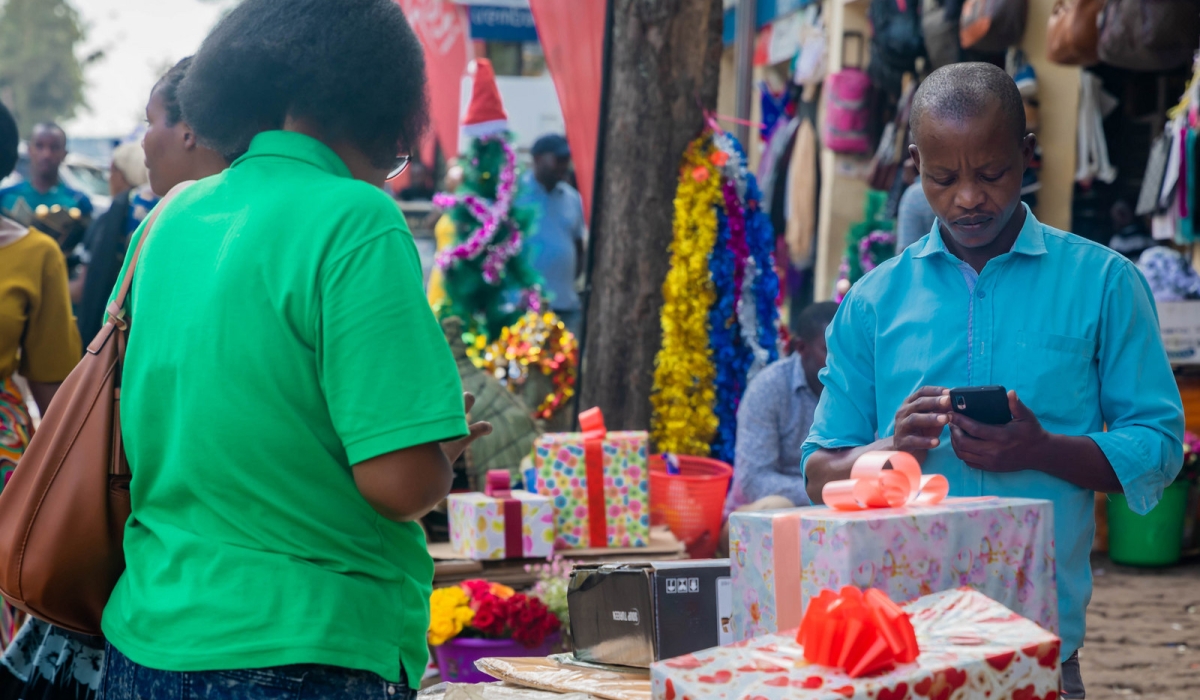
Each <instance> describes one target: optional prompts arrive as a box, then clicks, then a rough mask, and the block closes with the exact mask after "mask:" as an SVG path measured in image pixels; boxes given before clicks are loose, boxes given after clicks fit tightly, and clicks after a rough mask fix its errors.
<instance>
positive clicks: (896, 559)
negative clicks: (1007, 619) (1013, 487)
mask: <svg viewBox="0 0 1200 700" xmlns="http://www.w3.org/2000/svg"><path fill="white" fill-rule="evenodd" d="M729 549H730V560H731V568H732V577H733V629H734V637H735V638H736V639H738V640H744V639H750V638H752V637H758V636H760V635H763V634H769V633H772V632H777V631H779V630H781V629H794V628H797V627H799V626H800V618H801V616H802V614H803V612H804V609H805V608H806V607H807V605H808V601H809V600H811V599H812V598H813V597H815V596H816V595H817V594H818V593H819V592H820V591H821V589H824V588H828V589H831V590H838V589H840V588H841V587H842V586H857V587H859V588H868V587H870V588H878V589H880V590H881V591H883V592H884V593H886V594H887V595H888V597H890V598H891V599H892V600H894V601H896V602H898V603H901V602H906V601H911V600H915V599H917V598H918V597H920V596H923V595H928V594H930V593H936V592H938V591H945V590H950V589H953V588H958V587H960V586H969V587H971V588H974V589H975V590H977V591H980V592H981V593H983V594H985V595H987V596H988V597H990V598H992V599H993V600H996V601H998V602H1000V603H1001V604H1003V605H1006V606H1008V607H1009V608H1010V609H1012V610H1015V611H1016V612H1018V613H1020V614H1021V615H1023V616H1025V617H1027V618H1029V619H1031V620H1033V621H1034V622H1036V623H1038V624H1039V625H1041V626H1042V627H1044V628H1046V629H1048V630H1051V631H1055V632H1057V631H1058V593H1057V589H1056V587H1055V561H1054V519H1053V510H1052V506H1051V503H1050V502H1049V501H1043V500H1035V499H1028V498H994V499H988V500H978V499H970V500H966V499H964V500H962V501H955V500H953V499H951V500H949V501H945V502H943V503H939V504H937V505H931V506H916V507H906V508H872V509H868V510H862V511H838V510H831V509H829V508H824V507H813V508H794V509H789V510H779V511H766V512H759V513H733V514H732V515H731V516H730V518H729Z"/></svg>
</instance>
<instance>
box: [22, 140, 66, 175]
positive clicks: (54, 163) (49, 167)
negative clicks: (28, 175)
mask: <svg viewBox="0 0 1200 700" xmlns="http://www.w3.org/2000/svg"><path fill="white" fill-rule="evenodd" d="M66 157H67V137H66V136H65V135H64V134H63V132H61V131H59V130H58V129H52V128H46V127H42V128H39V129H37V130H35V131H34V132H33V138H32V139H30V141H29V165H30V167H31V169H32V171H33V175H34V177H37V178H39V179H56V178H57V177H58V168H59V167H60V166H61V165H62V162H63V159H65V158H66Z"/></svg>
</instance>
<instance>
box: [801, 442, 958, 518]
mask: <svg viewBox="0 0 1200 700" xmlns="http://www.w3.org/2000/svg"><path fill="white" fill-rule="evenodd" d="M889 465H890V466H891V469H888V468H887V467H888V466H889ZM949 493H950V482H948V481H946V477H944V476H942V475H941V474H930V475H928V476H923V475H922V474H921V465H920V464H918V463H917V460H916V458H914V457H913V456H912V455H910V454H908V453H907V452H868V453H866V454H865V455H863V456H861V457H859V458H858V460H857V461H855V462H854V467H853V468H852V469H851V470H850V478H849V479H844V480H842V481H831V482H829V483H828V484H825V488H824V489H822V490H821V499H822V500H823V501H825V505H827V506H829V507H830V508H833V509H834V510H866V509H868V508H901V507H903V506H931V505H934V504H937V503H941V502H942V501H944V500H946V496H947V495H948V494H949Z"/></svg>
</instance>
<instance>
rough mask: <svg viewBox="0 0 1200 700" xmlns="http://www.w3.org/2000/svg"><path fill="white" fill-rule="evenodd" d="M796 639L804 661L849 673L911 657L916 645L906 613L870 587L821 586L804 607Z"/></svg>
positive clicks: (877, 668)
mask: <svg viewBox="0 0 1200 700" xmlns="http://www.w3.org/2000/svg"><path fill="white" fill-rule="evenodd" d="M796 642H797V643H799V644H801V645H802V646H803V647H804V659H805V660H806V661H808V662H809V663H814V664H820V665H822V666H832V667H835V668H840V669H842V670H844V671H845V672H846V673H847V675H849V676H850V677H851V678H859V677H861V676H865V675H868V674H872V673H878V672H881V671H886V670H889V669H891V668H892V667H893V666H895V665H896V664H898V663H901V664H907V663H912V662H914V661H916V660H917V656H919V655H920V653H921V650H920V649H919V648H918V647H917V635H916V632H915V631H913V626H912V622H910V621H909V619H908V614H907V613H905V612H904V611H903V610H901V609H900V606H898V605H896V604H895V603H893V602H892V600H891V599H890V598H888V597H887V594H885V593H884V592H883V591H880V590H877V589H875V588H870V589H867V592H866V593H861V592H859V590H858V589H857V588H854V587H853V586H846V587H845V588H843V589H842V590H841V592H840V593H834V592H833V591H831V590H823V591H821V593H820V595H818V596H817V597H816V598H815V599H813V601H812V602H811V603H809V606H808V612H807V613H805V615H804V620H803V622H801V623H800V632H799V634H797V635H796Z"/></svg>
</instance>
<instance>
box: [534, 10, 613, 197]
mask: <svg viewBox="0 0 1200 700" xmlns="http://www.w3.org/2000/svg"><path fill="white" fill-rule="evenodd" d="M529 8H530V9H531V10H533V23H534V24H535V25H536V26H537V31H538V38H539V39H540V40H541V43H542V52H543V53H544V54H545V55H546V67H547V68H549V69H550V75H551V77H553V78H554V88H555V90H556V91H557V92H558V102H559V104H560V105H561V106H562V113H563V120H564V121H565V122H566V125H567V141H569V142H570V144H571V157H572V158H573V159H574V160H575V177H576V179H577V180H578V182H579V194H581V195H582V196H583V213H584V216H586V217H588V218H589V219H590V218H591V215H592V184H593V183H594V182H595V180H596V178H595V174H596V138H597V136H598V135H599V133H600V90H601V86H602V85H603V83H602V80H603V73H604V65H603V63H604V18H605V13H606V12H607V3H606V2H605V0H586V1H585V2H577V1H576V0H529Z"/></svg>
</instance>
